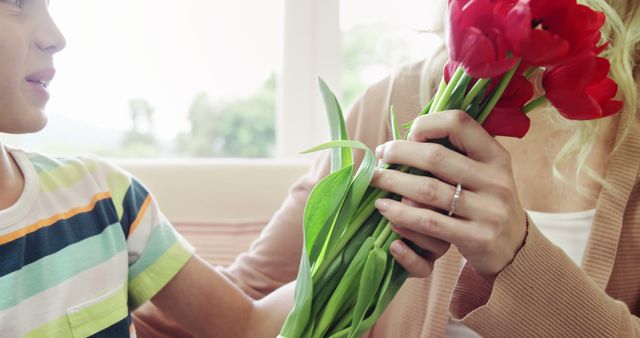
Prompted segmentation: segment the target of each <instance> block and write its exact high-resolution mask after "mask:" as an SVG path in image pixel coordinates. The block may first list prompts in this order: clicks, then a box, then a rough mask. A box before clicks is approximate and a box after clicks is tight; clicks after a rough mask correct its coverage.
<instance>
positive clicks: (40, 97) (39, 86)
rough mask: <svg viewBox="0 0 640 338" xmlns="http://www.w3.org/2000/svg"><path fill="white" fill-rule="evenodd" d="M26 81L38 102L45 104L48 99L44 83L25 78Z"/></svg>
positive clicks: (47, 91)
mask: <svg viewBox="0 0 640 338" xmlns="http://www.w3.org/2000/svg"><path fill="white" fill-rule="evenodd" d="M27 83H29V88H30V89H31V91H32V92H34V94H35V97H36V99H37V101H38V103H39V104H45V103H47V101H49V96H50V95H49V90H48V89H47V87H46V85H45V84H44V83H42V82H40V81H29V80H27Z"/></svg>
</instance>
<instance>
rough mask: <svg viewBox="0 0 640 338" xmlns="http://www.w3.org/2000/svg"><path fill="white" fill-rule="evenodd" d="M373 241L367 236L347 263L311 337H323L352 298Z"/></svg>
mask: <svg viewBox="0 0 640 338" xmlns="http://www.w3.org/2000/svg"><path fill="white" fill-rule="evenodd" d="M373 242H374V240H373V238H372V237H369V238H367V239H366V240H365V241H364V243H362V246H361V247H360V249H359V250H358V253H357V254H356V256H355V257H354V258H353V261H352V262H351V264H349V268H348V269H347V271H346V272H345V274H344V276H342V278H341V280H340V283H339V284H338V286H337V287H336V289H335V291H334V292H333V295H331V298H330V299H329V301H328V302H327V305H326V306H325V308H324V310H323V311H322V313H321V314H320V318H319V319H317V321H316V327H315V329H314V333H313V337H317V338H320V337H324V335H325V333H326V332H327V330H328V329H329V328H330V327H331V326H332V324H334V321H335V320H336V318H337V315H338V314H339V313H340V312H341V311H343V310H344V309H343V307H344V306H345V305H346V304H350V302H351V301H353V300H354V298H355V291H356V288H357V286H358V281H359V280H360V275H361V274H362V268H363V267H364V264H365V262H366V260H367V257H368V256H369V251H371V248H372V247H373Z"/></svg>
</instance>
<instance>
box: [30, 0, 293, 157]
mask: <svg viewBox="0 0 640 338" xmlns="http://www.w3.org/2000/svg"><path fill="white" fill-rule="evenodd" d="M50 9H51V12H52V16H53V17H54V19H55V20H56V22H57V23H58V25H59V27H60V29H61V30H62V31H63V33H64V34H65V36H66V37H67V40H68V45H67V49H66V50H64V51H63V52H61V53H60V54H58V55H57V56H56V60H55V61H56V68H57V69H58V74H57V76H56V79H54V81H53V82H52V86H51V91H52V99H51V101H50V103H49V105H48V107H47V110H48V114H49V117H50V118H49V125H48V126H47V128H45V130H44V131H43V132H41V133H38V134H35V135H30V136H25V137H21V146H23V147H26V148H29V149H34V150H38V151H43V152H48V153H56V154H63V155H66V154H76V153H82V152H94V153H98V154H100V155H103V156H108V157H134V158H140V157H187V156H189V157H192V156H193V157H230V156H239V157H270V156H273V154H274V151H275V118H276V97H277V95H276V86H277V84H276V79H277V74H278V72H279V67H280V64H281V59H282V56H281V54H282V52H281V51H282V22H283V3H282V1H281V0H280V1H277V0H275V1H274V0H271V1H259V0H235V1H224V0H215V1H210V0H184V1H169V2H167V1H156V0H136V1H127V0H112V1H102V0H83V1H75V0H60V1H55V2H53V3H52V4H51V8H50Z"/></svg>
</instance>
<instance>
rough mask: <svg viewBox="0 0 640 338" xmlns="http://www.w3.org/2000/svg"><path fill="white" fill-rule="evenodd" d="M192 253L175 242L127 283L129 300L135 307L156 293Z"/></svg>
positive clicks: (132, 306) (133, 307)
mask: <svg viewBox="0 0 640 338" xmlns="http://www.w3.org/2000/svg"><path fill="white" fill-rule="evenodd" d="M191 256H192V253H191V252H190V251H188V250H187V248H186V247H184V246H183V245H182V243H180V242H176V243H175V244H174V245H173V246H171V248H170V249H169V250H167V251H166V252H165V253H164V254H163V255H162V256H161V257H160V258H159V259H157V260H156V261H155V262H154V263H153V264H152V265H151V266H149V267H148V268H147V269H146V270H144V272H143V273H142V274H139V275H138V276H137V277H136V278H135V279H133V280H131V282H130V284H129V300H130V303H131V308H132V309H135V308H137V307H138V306H140V305H142V304H143V303H144V302H146V301H148V300H149V299H151V297H153V296H154V295H155V294H157V293H158V292H159V291H160V290H162V288H163V287H164V286H165V285H167V283H169V281H171V279H173V277H175V275H176V274H177V273H178V271H180V269H182V267H184V265H185V264H186V263H187V261H188V260H189V258H191Z"/></svg>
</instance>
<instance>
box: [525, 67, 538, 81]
mask: <svg viewBox="0 0 640 338" xmlns="http://www.w3.org/2000/svg"><path fill="white" fill-rule="evenodd" d="M536 70H538V67H529V69H527V70H526V71H525V72H524V74H522V75H523V76H524V77H526V78H527V79H529V78H531V76H532V75H533V74H534V73H535V72H536Z"/></svg>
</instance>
